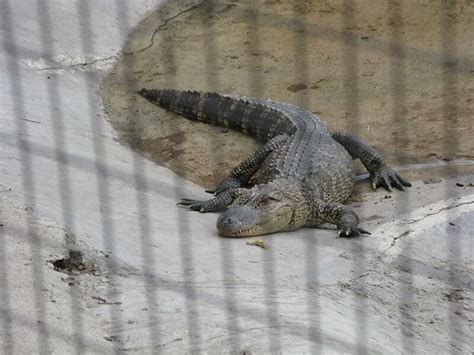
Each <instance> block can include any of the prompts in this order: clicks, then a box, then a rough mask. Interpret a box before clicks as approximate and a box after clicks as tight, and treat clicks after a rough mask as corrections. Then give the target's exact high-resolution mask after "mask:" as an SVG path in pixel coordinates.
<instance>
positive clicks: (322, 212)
mask: <svg viewBox="0 0 474 355" xmlns="http://www.w3.org/2000/svg"><path fill="white" fill-rule="evenodd" d="M315 207H316V208H315V209H314V212H313V213H315V214H316V216H315V218H314V217H313V219H314V220H319V221H322V222H326V223H331V224H335V225H336V226H337V229H338V230H339V236H340V237H358V236H360V235H361V234H370V233H369V232H367V231H366V230H364V229H362V228H359V227H358V225H359V217H357V215H356V213H355V212H354V211H353V210H352V209H351V208H350V207H347V206H345V205H342V204H339V203H327V202H322V201H318V202H316V206H315Z"/></svg>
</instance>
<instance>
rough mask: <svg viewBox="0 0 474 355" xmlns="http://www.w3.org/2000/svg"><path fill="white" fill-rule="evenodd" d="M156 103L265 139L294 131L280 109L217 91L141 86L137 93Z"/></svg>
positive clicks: (192, 116)
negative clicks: (177, 89) (147, 87)
mask: <svg viewBox="0 0 474 355" xmlns="http://www.w3.org/2000/svg"><path fill="white" fill-rule="evenodd" d="M138 93H139V94H140V95H141V96H143V97H144V98H146V99H147V100H149V101H151V102H153V103H155V104H157V105H158V106H160V107H162V108H164V109H166V110H168V111H171V112H174V113H177V114H179V115H181V116H184V117H186V118H188V119H192V120H198V121H203V122H207V123H212V124H215V125H219V126H224V127H228V128H231V129H234V130H237V131H240V132H244V133H248V134H250V135H252V136H255V137H256V138H258V139H260V140H263V141H267V140H268V139H271V138H272V137H274V136H277V135H279V134H284V133H286V134H290V133H292V132H293V130H294V126H293V124H292V123H291V121H290V120H289V119H288V118H287V117H286V116H285V115H284V114H282V113H281V112H280V111H278V110H275V109H274V108H272V107H270V106H266V105H265V104H261V103H257V102H252V101H250V99H248V100H247V99H244V98H242V99H239V98H233V97H229V96H224V95H220V94H216V93H207V92H198V91H176V90H165V89H163V90H162V89H152V90H149V89H141V90H140V91H139V92H138Z"/></svg>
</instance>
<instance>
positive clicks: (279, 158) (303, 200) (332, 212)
mask: <svg viewBox="0 0 474 355" xmlns="http://www.w3.org/2000/svg"><path fill="white" fill-rule="evenodd" d="M138 94H139V95H141V96H142V97H143V98H145V99H147V100H148V101H150V102H152V103H154V104H157V105H158V106H160V107H161V108H163V109H165V110H168V111H171V112H174V113H176V114H179V115H181V116H184V117H186V118H188V119H192V120H198V121H203V122H207V123H212V124H216V125H221V126H224V127H228V128H231V129H234V130H238V131H241V132H244V133H247V134H249V135H252V136H254V137H255V138H257V139H258V140H259V141H261V142H262V146H261V148H260V149H259V150H257V151H256V152H255V153H254V154H253V155H252V156H250V157H249V158H248V159H246V160H244V161H242V162H241V163H240V164H238V165H237V166H236V167H235V168H234V169H233V170H232V171H231V172H230V174H229V175H228V176H227V177H226V178H225V179H224V180H223V181H222V182H220V183H219V184H218V185H217V186H216V187H214V188H212V189H210V190H206V192H209V193H212V194H214V195H215V196H214V197H213V198H212V199H209V200H205V201H200V200H193V199H186V198H183V199H182V200H181V201H180V202H179V203H178V205H181V206H185V207H187V208H189V209H191V210H196V211H200V212H215V211H223V213H222V214H221V215H220V216H219V217H218V219H217V230H218V232H219V234H220V235H222V236H225V237H245V236H257V235H263V234H269V233H276V232H283V231H293V230H296V229H299V228H302V227H317V226H319V225H321V224H323V223H329V224H335V225H336V226H337V229H338V233H339V236H341V237H357V236H360V235H361V234H370V233H369V232H368V231H366V230H364V229H363V228H361V227H359V218H358V216H357V214H356V213H355V212H354V211H353V210H352V209H351V208H350V207H348V206H347V205H344V204H343V203H344V202H345V201H346V200H347V199H348V197H349V196H350V195H351V193H352V191H353V188H354V185H355V171H354V162H353V161H354V160H355V159H360V161H361V162H362V164H363V165H364V166H365V168H366V169H367V170H368V172H369V174H370V178H369V179H370V183H371V185H372V188H373V189H374V190H375V189H377V188H378V187H380V186H383V187H385V189H387V190H389V191H391V190H392V187H395V188H397V189H400V190H404V187H405V186H411V184H410V183H409V182H408V181H406V180H405V179H403V178H402V177H401V176H400V175H398V174H397V173H396V172H395V170H393V169H392V168H391V167H389V166H388V165H387V164H386V163H385V161H384V160H383V159H382V157H381V156H380V155H379V154H378V153H377V152H376V151H375V150H374V149H373V148H372V147H370V146H369V145H367V144H365V143H364V142H362V140H360V139H359V138H358V137H357V136H355V135H353V134H349V133H344V132H335V133H331V132H330V131H329V129H328V128H327V126H326V123H325V122H324V121H323V120H321V119H320V118H319V117H318V116H316V115H315V114H313V113H311V112H309V111H307V110H305V109H303V108H300V107H296V106H293V105H290V104H287V103H283V102H279V101H273V100H268V99H260V98H251V97H245V96H231V95H224V94H219V93H211V92H198V91H177V90H169V89H141V90H139V91H138Z"/></svg>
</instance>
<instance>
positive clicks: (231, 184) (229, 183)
mask: <svg viewBox="0 0 474 355" xmlns="http://www.w3.org/2000/svg"><path fill="white" fill-rule="evenodd" d="M241 185H242V184H241V182H240V181H239V180H237V179H236V178H234V177H233V176H228V177H226V178H225V179H224V180H222V181H221V182H220V183H219V185H217V186H216V187H213V188H211V189H209V190H206V192H208V193H210V194H214V195H219V194H220V193H222V192H224V191H226V190H228V189H230V188H238V187H241Z"/></svg>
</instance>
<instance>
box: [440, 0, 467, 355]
mask: <svg viewBox="0 0 474 355" xmlns="http://www.w3.org/2000/svg"><path fill="white" fill-rule="evenodd" d="M439 5H440V7H441V9H440V11H441V13H440V17H441V19H440V20H441V25H440V46H441V51H442V53H441V73H442V74H441V75H442V89H441V90H442V97H443V108H442V110H443V111H442V115H443V121H444V132H445V138H444V151H445V155H446V156H447V157H449V158H450V159H452V158H455V156H456V153H457V152H458V151H459V141H458V138H457V137H459V129H458V100H459V99H458V95H457V90H458V89H457V67H458V57H457V31H456V22H455V16H456V2H455V1H443V0H440V1H439ZM447 169H448V174H449V176H456V175H457V174H458V169H457V167H456V165H455V164H448V165H447ZM452 197H453V196H451V198H452ZM448 198H450V192H449V189H448V188H447V187H446V191H445V199H448ZM450 214H451V212H450V211H449V210H447V211H446V219H447V220H448V221H449V220H451V218H450ZM448 228H449V224H447V223H446V230H445V235H446V236H448V235H449V231H448ZM446 244H447V245H446V247H447V249H448V251H449V273H450V274H451V277H450V278H449V286H450V288H451V289H452V290H454V289H462V280H460V279H459V275H458V274H457V272H456V268H455V265H456V264H457V263H458V262H459V261H460V260H462V250H461V245H460V243H459V240H458V238H448V240H447V243H446ZM471 252H472V251H471ZM458 307H459V305H458V304H456V303H455V302H447V307H446V312H447V318H448V332H449V342H450V344H449V346H450V347H451V353H452V354H456V353H458V352H459V351H460V350H461V349H462V348H463V343H464V335H465V334H464V331H463V324H462V322H460V321H459V317H458V316H457V315H456V314H455V312H456V311H459V309H458Z"/></svg>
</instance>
